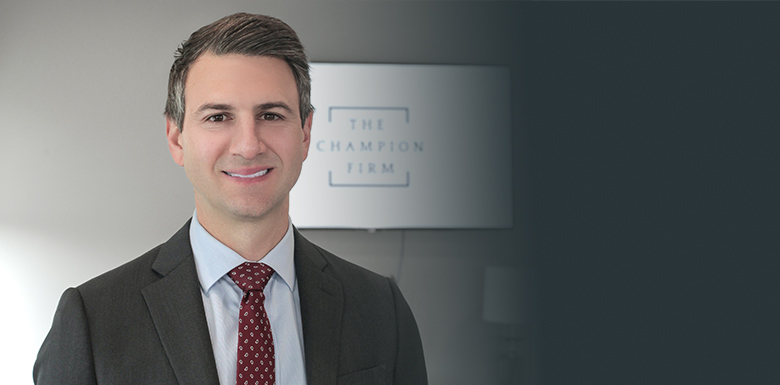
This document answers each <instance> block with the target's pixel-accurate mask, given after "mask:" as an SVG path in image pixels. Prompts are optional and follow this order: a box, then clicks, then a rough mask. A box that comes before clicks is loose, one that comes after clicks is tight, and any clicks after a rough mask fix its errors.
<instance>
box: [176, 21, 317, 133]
mask: <svg viewBox="0 0 780 385" xmlns="http://www.w3.org/2000/svg"><path fill="white" fill-rule="evenodd" d="M207 52H208V53H212V54H214V55H226V54H242V55H248V56H271V57H276V58H279V59H282V60H284V61H285V62H287V65H289V66H290V69H291V70H292V73H293V76H294V77H295V83H296V86H297V88H298V100H299V109H300V114H301V122H303V123H305V122H306V117H308V116H309V113H311V111H312V110H313V107H312V105H311V79H310V78H309V62H308V60H307V59H306V54H305V53H304V50H303V45H302V44H301V41H300V40H299V39H298V35H297V34H296V33H295V31H294V30H293V29H292V28H290V26H289V25H287V24H286V23H284V22H283V21H281V20H279V19H277V18H274V17H270V16H264V15H253V14H248V13H236V14H233V15H230V16H226V17H223V18H222V19H219V20H217V21H215V22H214V23H211V24H209V25H207V26H205V27H202V28H201V29H199V30H197V31H195V32H193V34H192V35H190V37H189V39H187V40H186V41H184V42H183V43H181V46H179V48H178V49H177V50H176V53H175V54H174V57H175V60H174V61H173V65H172V66H171V73H170V75H169V77H168V100H167V101H166V103H165V116H166V117H167V118H168V119H171V120H173V121H174V122H176V125H177V126H178V127H179V131H181V130H182V129H184V127H183V125H184V84H185V82H186V80H187V73H188V72H189V69H190V67H191V66H192V63H194V62H195V60H197V59H198V58H199V57H200V56H201V55H203V54H204V53H207Z"/></svg>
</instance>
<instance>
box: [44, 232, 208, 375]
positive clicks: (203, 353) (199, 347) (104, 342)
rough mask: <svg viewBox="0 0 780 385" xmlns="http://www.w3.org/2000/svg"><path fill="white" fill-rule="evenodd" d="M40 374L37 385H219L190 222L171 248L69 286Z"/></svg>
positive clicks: (170, 243)
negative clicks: (79, 283)
mask: <svg viewBox="0 0 780 385" xmlns="http://www.w3.org/2000/svg"><path fill="white" fill-rule="evenodd" d="M73 351H75V352H77V353H78V354H72V352H73ZM33 377H34V379H35V381H36V384H90V383H108V384H139V383H160V384H176V383H187V384H189V383H193V384H214V383H217V382H218V380H217V377H216V364H215V363H214V357H213V353H212V350H211V342H210V339H209V336H208V326H207V325H206V320H205V313H204V311H203V302H202V299H201V295H200V286H199V282H198V278H197V272H196V270H195V264H194V259H193V258H192V251H191V249H190V246H189V223H187V224H186V225H185V226H184V227H182V229H181V230H179V231H178V232H177V233H176V234H175V235H174V236H173V237H171V239H170V240H168V241H167V242H166V243H164V244H162V245H160V246H158V247H155V248H154V249H152V250H150V251H148V252H147V253H145V254H143V255H142V256H140V257H138V258H136V259H134V260H132V261H130V262H128V263H126V264H124V265H122V266H119V267H117V268H116V269H113V270H111V271H108V272H106V273H104V274H101V275H100V276H98V277H95V278H93V279H91V280H89V281H87V282H85V283H84V284H82V285H79V286H78V287H76V288H71V289H68V290H67V291H66V292H65V293H64V294H63V296H62V299H61V300H60V304H59V306H58V308H57V311H56V312H55V316H54V321H53V322H52V328H51V330H50V331H49V334H48V335H47V337H46V339H45V341H44V343H43V345H42V347H41V349H40V351H39V353H38V359H37V360H36V363H35V366H34V369H33Z"/></svg>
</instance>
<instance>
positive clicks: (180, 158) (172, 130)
mask: <svg viewBox="0 0 780 385" xmlns="http://www.w3.org/2000/svg"><path fill="white" fill-rule="evenodd" d="M165 136H167V137H168V149H169V150H171V157H173V161H174V162H176V164H178V165H179V166H184V147H182V145H181V131H179V127H178V126H177V125H176V123H175V122H174V121H173V120H171V119H170V118H165Z"/></svg>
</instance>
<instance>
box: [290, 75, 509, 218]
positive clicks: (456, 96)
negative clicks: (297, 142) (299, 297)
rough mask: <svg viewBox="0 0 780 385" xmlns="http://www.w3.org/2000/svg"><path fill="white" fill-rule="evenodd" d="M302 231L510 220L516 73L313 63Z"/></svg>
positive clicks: (300, 194) (299, 189) (297, 213)
mask: <svg viewBox="0 0 780 385" xmlns="http://www.w3.org/2000/svg"><path fill="white" fill-rule="evenodd" d="M311 76H312V104H313V105H314V107H315V108H316V112H315V113H314V121H313V126H312V138H311V140H312V141H311V147H310V149H309V157H308V159H307V160H306V161H305V162H304V164H303V171H302V172H301V176H300V179H299V180H298V183H297V184H296V186H295V187H294V188H293V190H292V192H291V198H290V199H291V204H290V206H291V207H290V216H291V217H292V219H293V223H295V224H296V226H298V227H301V228H369V229H381V228H507V227H511V226H512V172H511V164H512V154H511V148H512V144H511V142H512V141H511V133H510V125H511V124H510V113H511V112H510V100H509V99H510V82H509V70H508V69H507V68H504V67H487V66H449V65H446V66H445V65H384V64H381V65H380V64H323V63H314V64H312V70H311Z"/></svg>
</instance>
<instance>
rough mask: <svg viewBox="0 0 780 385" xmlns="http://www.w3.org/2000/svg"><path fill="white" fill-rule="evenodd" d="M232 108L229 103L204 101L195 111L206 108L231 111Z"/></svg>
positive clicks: (198, 111)
mask: <svg viewBox="0 0 780 385" xmlns="http://www.w3.org/2000/svg"><path fill="white" fill-rule="evenodd" d="M233 109H234V108H233V106H231V105H230V104H220V103H206V104H204V105H202V106H200V108H198V110H197V111H195V112H196V113H200V112H203V111H206V110H223V111H232V110H233Z"/></svg>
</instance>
